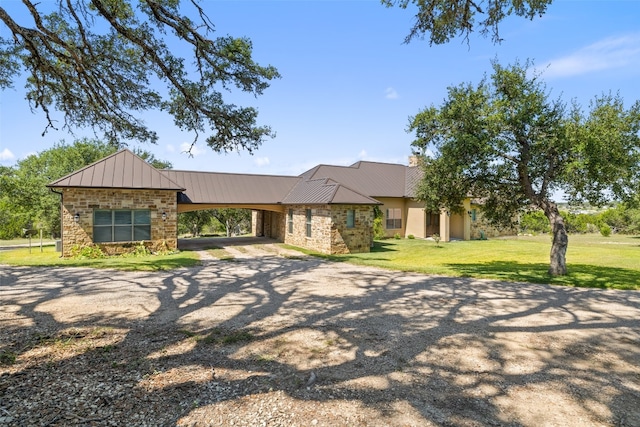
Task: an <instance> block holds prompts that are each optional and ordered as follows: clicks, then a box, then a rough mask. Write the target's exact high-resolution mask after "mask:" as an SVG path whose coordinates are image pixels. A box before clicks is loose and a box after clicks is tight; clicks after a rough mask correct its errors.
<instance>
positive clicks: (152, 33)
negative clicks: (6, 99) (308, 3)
mask: <svg viewBox="0 0 640 427" xmlns="http://www.w3.org/2000/svg"><path fill="white" fill-rule="evenodd" d="M22 3H23V5H24V7H25V9H26V12H27V16H28V18H30V20H31V21H32V22H31V23H20V22H18V20H17V17H18V15H19V14H18V13H16V14H15V19H14V16H11V14H10V13H8V12H7V10H5V8H4V7H2V6H0V28H2V26H4V27H5V29H3V30H2V33H3V34H5V30H7V31H8V32H7V34H10V36H9V37H1V38H0V89H6V88H8V87H11V86H12V85H13V84H14V82H15V79H16V77H17V76H19V75H20V72H19V71H20V70H21V69H24V70H25V71H26V72H27V73H28V79H27V83H26V89H27V95H26V98H27V100H28V101H29V104H30V106H31V107H32V108H35V109H39V110H41V111H42V112H43V113H44V114H45V117H46V121H47V124H46V127H45V129H44V132H47V130H48V129H49V128H54V129H55V128H56V127H55V122H56V120H55V119H54V117H53V110H54V109H56V110H58V111H59V112H61V113H62V114H63V115H64V125H63V128H66V129H68V130H70V131H73V130H74V129H75V128H83V127H91V128H93V129H94V131H96V132H99V133H102V134H104V137H105V138H106V139H107V141H108V142H109V143H111V144H112V145H114V146H116V147H119V146H120V145H121V143H122V141H128V140H137V141H149V142H155V141H156V140H157V135H156V133H155V132H154V131H152V130H150V129H148V128H147V127H146V125H145V124H144V122H143V121H142V120H141V119H140V117H139V116H137V115H136V114H137V113H138V112H141V111H147V110H162V111H166V112H168V113H170V114H171V115H172V116H173V119H174V122H175V124H176V125H177V126H178V127H179V128H180V129H183V130H186V131H189V132H192V133H194V134H195V137H194V143H195V142H196V141H197V139H198V136H199V135H200V134H201V133H205V132H206V133H208V135H207V136H206V142H207V144H208V145H209V146H210V147H211V148H212V149H213V150H214V151H222V152H227V151H232V150H238V149H246V150H248V151H249V152H252V151H253V150H254V149H255V148H257V147H258V146H259V145H260V144H261V143H262V141H263V139H264V138H265V137H268V136H271V135H272V132H271V129H270V128H269V127H267V126H257V125H256V118H257V111H256V110H255V109H253V108H243V107H238V106H236V105H233V104H228V103H225V102H224V100H223V97H222V93H221V91H220V90H221V89H225V90H228V89H230V87H231V86H235V87H237V88H238V89H240V90H242V91H245V92H250V93H253V94H254V95H260V94H262V92H263V91H264V90H265V89H266V88H267V87H268V86H269V84H268V81H269V80H272V79H274V78H277V77H279V74H278V72H277V70H276V69H275V68H274V67H272V66H266V67H263V66H260V65H258V64H257V63H255V62H254V61H253V59H252V57H251V55H252V45H251V42H250V40H248V39H246V38H234V37H230V36H226V37H217V38H214V39H210V38H209V36H210V35H211V34H212V33H213V32H214V26H213V24H212V23H211V22H210V20H209V18H208V17H207V15H206V14H205V12H204V10H203V9H202V8H201V7H200V6H199V4H198V3H197V2H196V1H195V0H193V1H191V2H185V3H186V6H185V7H184V8H188V7H190V8H191V10H190V11H189V12H190V13H191V15H192V16H197V17H198V19H197V20H196V21H195V22H194V21H192V20H191V19H190V18H188V17H187V16H185V15H182V11H181V6H182V5H181V3H180V1H177V0H145V1H141V2H133V1H129V0H108V1H107V0H90V1H89V0H75V1H74V0H58V1H57V2H56V6H55V8H54V10H53V11H50V12H49V13H45V11H43V9H44V8H51V6H49V5H47V2H44V3H34V2H32V1H30V0H23V1H22ZM178 53H180V54H184V55H185V56H184V57H181V56H179V55H178ZM187 64H193V68H191V66H190V65H187ZM163 84H164V85H165V86H166V91H161V90H159V89H156V87H159V86H161V85H163Z"/></svg>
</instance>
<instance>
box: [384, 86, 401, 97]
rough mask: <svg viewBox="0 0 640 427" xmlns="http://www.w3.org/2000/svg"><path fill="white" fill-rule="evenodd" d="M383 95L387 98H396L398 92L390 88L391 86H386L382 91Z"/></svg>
mask: <svg viewBox="0 0 640 427" xmlns="http://www.w3.org/2000/svg"><path fill="white" fill-rule="evenodd" d="M384 97H385V98H387V99H398V98H399V96H398V92H397V91H396V90H395V89H394V88H392V87H388V88H387V89H385V91H384Z"/></svg>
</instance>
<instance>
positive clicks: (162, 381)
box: [0, 243, 640, 426]
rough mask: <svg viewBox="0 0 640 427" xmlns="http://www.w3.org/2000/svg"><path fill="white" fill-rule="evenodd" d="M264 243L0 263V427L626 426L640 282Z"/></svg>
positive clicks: (633, 400) (636, 366) (631, 410)
mask: <svg viewBox="0 0 640 427" xmlns="http://www.w3.org/2000/svg"><path fill="white" fill-rule="evenodd" d="M270 245H271V244H270V243H267V244H263V243H260V244H259V245H257V246H251V247H250V248H242V247H237V246H236V247H231V248H230V250H236V251H238V253H239V254H244V255H245V256H244V257H237V258H236V259H235V260H233V261H221V260H216V259H211V258H210V257H206V258H205V259H204V260H203V263H202V265H201V266H199V267H194V268H190V269H180V270H175V271H171V272H163V273H128V272H118V271H107V270H89V269H50V268H46V269H45V268H21V267H7V266H0V425H10V426H28V425H34V426H36V425H37V426H67V425H82V426H110V425H113V426H121V425H136V426H142V425H147V426H158V425H166V426H170V425H179V426H187V425H189V426H223V425H225V426H226V425H234V426H316V425H317V426H343V425H345V426H346V425H349V426H432V425H434V426H441V425H442V426H493V425H496V426H497V425H505V426H599V425H606V426H638V425H640V293H639V292H613V291H601V290H590V289H572V288H562V287H550V286H542V285H531V284H513V283H501V282H494V281H485V280H474V279H454V278H442V277H431V276H424V275H418V274H407V273H399V272H392V271H385V270H379V269H374V268H365V267H357V266H353V265H349V264H345V263H328V262H324V261H321V260H318V259H315V258H310V257H302V256H300V257H298V256H295V257H293V256H292V254H291V253H280V252H278V250H277V249H276V252H275V253H274V251H273V249H272V248H271V246H270ZM276 248H277V246H276Z"/></svg>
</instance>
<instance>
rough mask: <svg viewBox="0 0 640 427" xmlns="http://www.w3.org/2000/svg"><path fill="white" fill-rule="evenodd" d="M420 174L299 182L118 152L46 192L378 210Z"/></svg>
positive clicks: (367, 166) (356, 172) (365, 165)
mask: <svg viewBox="0 0 640 427" xmlns="http://www.w3.org/2000/svg"><path fill="white" fill-rule="evenodd" d="M421 173H422V172H421V170H420V169H419V168H416V167H407V166H404V165H400V164H392V163H376V162H357V163H354V164H353V165H351V166H331V165H319V166H316V167H315V168H313V169H310V170H308V171H307V172H305V173H303V174H302V175H300V176H279V175H252V174H233V173H219V172H198V171H179V170H164V171H159V170H157V169H155V168H154V167H153V166H151V165H150V164H148V163H147V162H145V161H144V160H142V159H141V158H140V157H138V156H136V155H135V154H134V153H132V152H131V151H129V150H127V149H124V150H121V151H118V152H117V153H114V154H112V155H110V156H107V157H105V158H104V159H102V160H99V161H97V162H95V163H93V164H91V165H89V166H86V167H84V168H82V169H80V170H78V171H76V172H73V173H71V174H69V175H67V176H65V177H63V178H60V179H58V180H57V181H54V182H52V183H51V184H49V185H48V187H52V188H59V187H83V188H122V189H159V190H174V191H176V192H178V200H179V203H196V204H220V205H234V204H237V205H249V204H251V205H260V204H265V205H273V204H310V205H311V204H354V205H358V204H361V205H373V204H380V202H379V201H378V200H375V198H377V197H412V196H413V194H414V189H415V186H416V184H417V183H418V181H419V178H420V176H421ZM345 183H346V184H348V186H347V185H345Z"/></svg>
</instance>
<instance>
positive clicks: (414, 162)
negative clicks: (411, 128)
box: [409, 154, 420, 168]
mask: <svg viewBox="0 0 640 427" xmlns="http://www.w3.org/2000/svg"><path fill="white" fill-rule="evenodd" d="M419 164H420V158H419V157H418V156H416V155H415V154H412V155H411V156H409V167H410V168H415V167H416V166H418V165H419Z"/></svg>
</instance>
